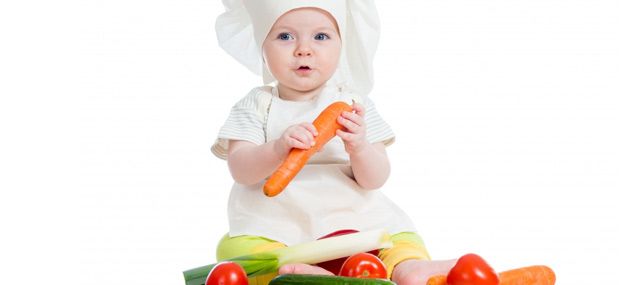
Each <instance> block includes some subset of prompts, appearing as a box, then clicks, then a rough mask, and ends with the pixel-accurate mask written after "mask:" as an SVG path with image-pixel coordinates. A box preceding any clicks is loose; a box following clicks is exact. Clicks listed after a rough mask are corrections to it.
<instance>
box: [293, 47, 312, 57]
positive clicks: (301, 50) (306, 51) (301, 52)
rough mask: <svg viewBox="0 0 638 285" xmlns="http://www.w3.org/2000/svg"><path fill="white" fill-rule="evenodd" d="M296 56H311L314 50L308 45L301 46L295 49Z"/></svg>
mask: <svg viewBox="0 0 638 285" xmlns="http://www.w3.org/2000/svg"><path fill="white" fill-rule="evenodd" d="M295 55H296V56H310V55H312V50H311V49H310V48H309V47H307V46H304V45H302V46H299V47H298V48H297V50H296V51H295Z"/></svg>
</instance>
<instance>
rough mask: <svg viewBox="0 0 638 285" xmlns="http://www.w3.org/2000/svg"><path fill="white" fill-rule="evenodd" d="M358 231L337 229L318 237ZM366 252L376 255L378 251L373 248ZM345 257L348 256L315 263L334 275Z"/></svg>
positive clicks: (337, 272)
mask: <svg viewBox="0 0 638 285" xmlns="http://www.w3.org/2000/svg"><path fill="white" fill-rule="evenodd" d="M358 232H359V231H357V230H351V229H347V230H339V231H336V232H333V233H331V234H327V235H325V236H322V237H320V238H319V239H324V238H329V237H336V236H341V235H348V234H353V233H358ZM368 253H370V254H374V255H378V254H379V251H378V250H376V249H375V250H373V251H368ZM346 259H348V257H344V258H338V259H333V260H330V261H325V262H321V263H317V264H316V265H317V266H319V267H322V268H323V269H325V270H328V271H330V272H332V274H334V275H339V270H341V266H342V265H343V263H344V262H346Z"/></svg>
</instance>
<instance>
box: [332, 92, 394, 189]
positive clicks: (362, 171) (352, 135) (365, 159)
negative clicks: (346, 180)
mask: <svg viewBox="0 0 638 285" xmlns="http://www.w3.org/2000/svg"><path fill="white" fill-rule="evenodd" d="M353 108H354V111H355V113H352V112H344V113H343V114H342V115H341V117H339V119H338V121H339V123H340V124H341V125H343V126H344V127H346V129H347V130H346V131H341V130H338V131H337V135H338V136H339V137H341V139H343V142H344V144H345V146H346V151H347V152H348V154H350V164H351V166H352V172H353V173H354V178H355V180H356V181H357V183H358V184H359V186H361V187H363V188H364V189H377V188H380V187H381V186H383V184H385V181H386V180H388V176H390V161H389V160H388V155H387V153H386V151H385V145H384V144H383V143H381V142H379V143H374V144H371V143H369V142H368V141H367V140H366V125H365V121H364V119H363V118H364V116H365V109H364V107H363V106H361V105H360V104H358V103H355V104H354V106H353Z"/></svg>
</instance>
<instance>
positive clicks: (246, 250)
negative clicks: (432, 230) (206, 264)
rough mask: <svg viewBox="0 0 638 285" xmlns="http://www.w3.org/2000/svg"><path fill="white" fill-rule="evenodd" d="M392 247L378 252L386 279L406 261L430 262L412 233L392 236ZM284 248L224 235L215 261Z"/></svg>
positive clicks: (262, 283)
mask: <svg viewBox="0 0 638 285" xmlns="http://www.w3.org/2000/svg"><path fill="white" fill-rule="evenodd" d="M392 242H393V243H394V245H393V246H392V247H391V248H386V249H382V250H380V251H379V258H380V259H381V261H383V263H384V264H385V266H386V268H387V269H388V278H390V277H391V276H392V271H393V270H394V267H395V266H396V265H397V264H399V263H400V262H402V261H404V260H407V259H425V260H430V255H429V254H428V251H427V250H426V249H425V246H424V244H423V240H421V237H419V235H418V234H416V233H413V232H403V233H398V234H394V235H392ZM282 247H286V245H285V244H283V243H280V242H277V241H274V240H270V239H267V238H264V237H259V236H236V237H229V236H228V234H226V235H225V236H224V237H223V238H222V239H221V240H220V241H219V244H218V245H217V260H218V261H221V260H224V259H229V258H233V257H237V256H242V255H248V254H253V253H259V252H264V251H269V250H273V249H277V248H282ZM276 276H277V273H272V274H267V275H262V276H257V277H252V278H249V280H248V281H249V283H250V285H268V282H270V280H271V279H273V278H275V277H276Z"/></svg>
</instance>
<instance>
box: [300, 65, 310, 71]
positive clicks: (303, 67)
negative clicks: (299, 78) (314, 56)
mask: <svg viewBox="0 0 638 285" xmlns="http://www.w3.org/2000/svg"><path fill="white" fill-rule="evenodd" d="M297 70H311V68H310V67H309V66H306V65H302V66H300V67H299V68H297Z"/></svg>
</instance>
